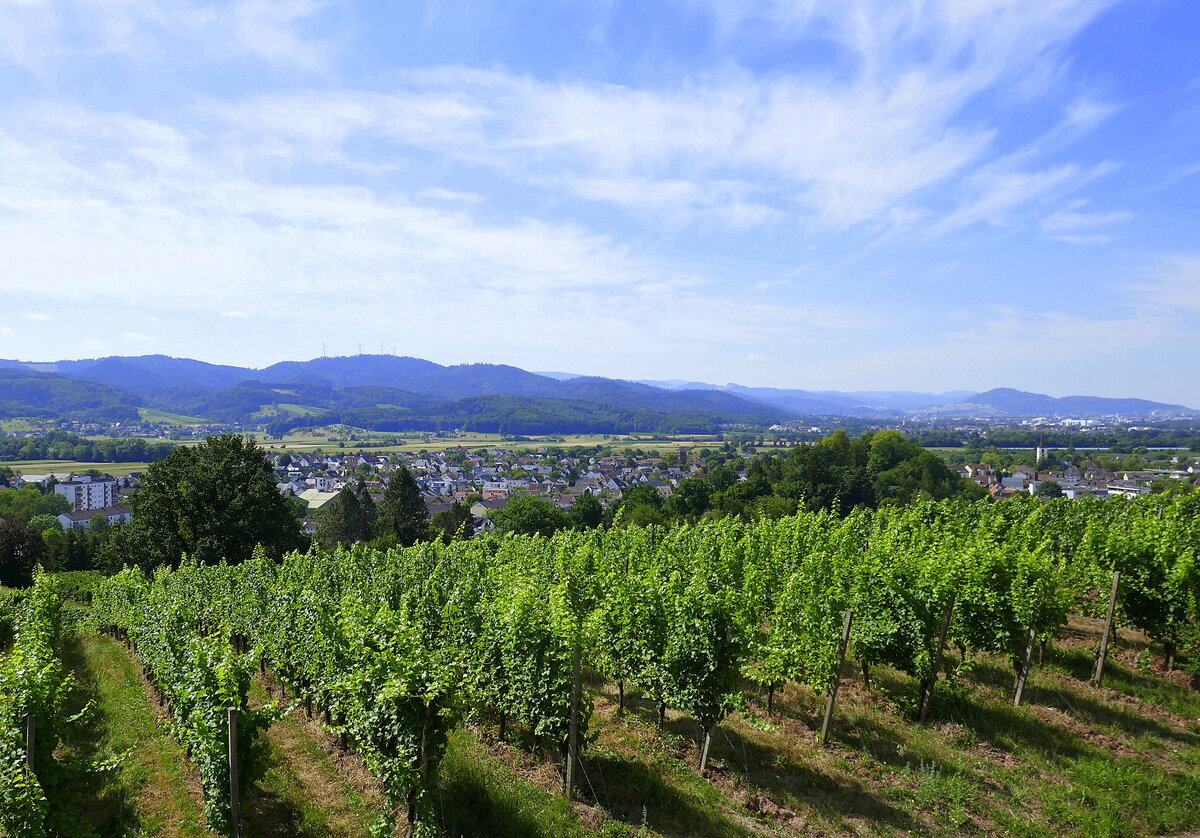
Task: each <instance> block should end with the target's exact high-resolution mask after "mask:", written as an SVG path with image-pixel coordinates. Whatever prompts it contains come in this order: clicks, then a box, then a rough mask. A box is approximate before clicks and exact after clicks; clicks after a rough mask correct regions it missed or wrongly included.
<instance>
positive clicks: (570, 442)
mask: <svg viewBox="0 0 1200 838" xmlns="http://www.w3.org/2000/svg"><path fill="white" fill-rule="evenodd" d="M349 433H353V434H355V435H357V436H360V437H366V438H373V439H378V438H380V437H383V436H388V435H386V434H378V433H373V432H371V431H366V430H361V429H358V428H352V429H349V430H346V429H340V428H339V429H337V430H330V431H329V432H328V433H322V432H321V430H320V429H316V430H314V431H313V432H310V433H306V434H289V435H287V436H285V437H284V438H283V439H281V440H276V439H271V440H268V439H266V438H265V434H262V433H253V434H247V436H253V437H254V438H255V439H256V440H257V441H258V442H259V444H260V445H262V446H263V447H264V448H270V449H279V448H286V449H287V450H289V451H314V450H317V449H321V450H322V451H325V452H326V453H331V452H336V451H364V452H369V453H379V454H392V453H404V452H408V453H413V452H417V451H444V450H446V449H448V448H472V449H474V448H500V449H505V450H521V449H536V448H543V447H559V448H569V447H574V446H582V447H591V446H595V445H602V446H605V447H606V448H607V449H608V450H610V451H616V452H621V451H624V450H625V449H626V448H641V449H643V450H651V449H654V450H658V451H661V452H664V453H666V452H668V451H674V450H677V449H679V448H688V449H694V448H704V447H709V446H716V445H719V444H720V443H719V442H718V441H717V440H716V437H714V436H701V435H684V436H675V437H670V438H668V439H654V438H652V437H650V436H649V435H645V434H637V435H617V434H564V435H561V436H530V437H528V438H526V439H523V440H505V439H503V438H502V437H501V436H500V435H499V434H482V433H470V432H468V433H463V434H457V435H455V436H453V437H435V436H432V435H430V436H429V437H428V438H426V439H422V438H421V436H420V434H412V433H410V434H404V435H399V434H398V435H396V441H395V442H394V443H391V444H387V445H368V444H365V443H364V442H361V441H356V440H346V436H347V435H348V434H349ZM338 439H341V440H344V442H343V443H342V447H340V448H339V447H338V445H339V444H338V442H337V441H336V440H338Z"/></svg>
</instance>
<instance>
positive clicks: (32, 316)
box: [24, 312, 53, 321]
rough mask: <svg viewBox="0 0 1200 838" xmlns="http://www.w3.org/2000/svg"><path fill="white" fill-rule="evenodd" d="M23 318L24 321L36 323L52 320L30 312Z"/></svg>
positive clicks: (46, 316)
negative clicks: (35, 321) (34, 321)
mask: <svg viewBox="0 0 1200 838" xmlns="http://www.w3.org/2000/svg"><path fill="white" fill-rule="evenodd" d="M24 317H25V319H26V320H37V321H46V320H52V319H53V318H52V317H51V316H50V315H48V314H41V313H39V312H30V313H28V314H25V315H24Z"/></svg>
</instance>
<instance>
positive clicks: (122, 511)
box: [58, 504, 132, 521]
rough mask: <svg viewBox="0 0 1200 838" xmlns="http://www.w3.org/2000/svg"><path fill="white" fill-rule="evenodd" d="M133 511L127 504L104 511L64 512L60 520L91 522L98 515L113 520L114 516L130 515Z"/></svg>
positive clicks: (81, 510) (105, 508)
mask: <svg viewBox="0 0 1200 838" xmlns="http://www.w3.org/2000/svg"><path fill="white" fill-rule="evenodd" d="M131 513H132V509H131V508H130V507H129V506H126V505H125V504H121V505H120V506H106V507H104V508H103V509H80V510H78V511H77V512H63V513H61V514H59V516H58V517H59V518H62V517H64V516H65V517H66V518H67V520H69V521H90V520H92V519H93V518H95V517H96V516H97V515H103V516H104V517H106V518H112V517H113V516H114V515H129V514H131Z"/></svg>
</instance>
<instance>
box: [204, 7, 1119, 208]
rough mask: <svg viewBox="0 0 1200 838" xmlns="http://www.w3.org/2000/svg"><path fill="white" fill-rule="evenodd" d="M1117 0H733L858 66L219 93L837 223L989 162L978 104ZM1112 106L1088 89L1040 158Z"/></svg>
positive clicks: (549, 172)
mask: <svg viewBox="0 0 1200 838" xmlns="http://www.w3.org/2000/svg"><path fill="white" fill-rule="evenodd" d="M1113 2H1115V0H1051V1H1050V2H1041V3H1034V2H1029V0H1004V2H999V0H985V2H975V3H970V4H964V3H962V2H952V0H931V2H924V3H920V4H899V3H894V2H885V0H870V1H869V2H868V1H867V0H847V2H844V3H830V4H816V3H812V2H794V3H783V2H762V3H753V2H747V3H738V2H733V3H730V4H729V6H730V7H732V9H731V8H727V7H726V4H725V3H724V2H722V3H714V4H713V5H712V7H711V8H710V9H709V10H710V11H711V12H712V13H713V14H715V15H716V16H717V18H718V19H719V20H720V21H722V23H721V25H722V26H725V27H726V28H728V29H729V30H730V32H735V31H737V30H738V29H739V28H740V27H742V26H750V25H757V24H761V23H763V22H764V21H766V22H769V23H770V24H771V26H772V27H773V28H771V29H769V30H766V31H770V32H773V33H774V40H776V41H777V42H779V43H781V44H782V43H790V42H794V43H795V44H797V47H796V48H800V45H802V44H804V43H809V42H811V41H813V40H817V41H821V42H825V43H833V44H835V45H836V46H837V47H838V48H839V49H841V50H843V51H844V52H845V54H846V55H847V56H848V57H849V59H850V60H848V61H847V62H846V66H847V67H848V68H850V69H848V70H846V71H845V72H843V73H840V74H837V73H826V74H805V75H800V74H786V73H785V74H775V75H754V74H751V73H748V72H746V71H744V70H741V69H738V68H737V67H736V65H732V66H726V67H723V68H721V69H717V70H710V71H707V72H705V73H700V74H693V75H690V76H686V77H684V78H683V79H682V80H681V81H680V82H678V83H676V84H670V85H656V86H651V87H636V88H635V87H629V86H621V85H614V84H598V83H592V82H587V81H583V80H574V81H572V80H556V81H554V82H546V81H541V80H538V79H535V78H532V77H529V76H524V75H517V74H513V73H508V72H505V71H503V70H497V69H493V70H480V69H477V68H472V67H463V66H444V67H437V68H424V69H417V70H410V71H407V72H403V73H400V74H398V75H396V76H395V77H394V78H395V85H394V87H393V88H392V89H391V90H389V91H385V92H379V91H372V92H351V91H345V90H342V91H327V90H326V91H310V92H301V93H297V92H288V93H283V94H266V95H263V96H260V97H255V98H253V99H249V100H246V101H243V102H239V103H236V104H229V103H223V102H212V103H211V104H210V105H209V106H208V108H207V109H206V111H207V114H208V115H209V116H211V117H213V118H215V119H217V120H218V121H219V122H220V123H223V124H224V125H226V126H227V127H228V131H229V132H231V133H232V134H233V135H234V136H235V137H236V138H239V139H240V143H237V144H238V145H241V146H244V147H247V148H248V149H249V150H250V151H251V153H254V151H255V146H257V147H258V150H259V151H261V153H263V154H268V155H274V156H275V157H276V158H277V159H287V157H288V156H290V155H296V154H300V155H302V156H303V158H305V159H311V160H315V161H320V162H336V163H339V164H341V165H346V166H359V167H365V168H373V167H377V166H378V165H379V162H378V161H377V160H374V159H370V160H368V159H364V158H362V157H361V155H357V154H356V153H355V152H354V151H353V150H352V149H353V148H354V142H353V141H355V140H358V139H363V140H372V139H376V140H379V139H386V140H387V141H389V142H393V143H398V144H400V145H401V146H405V147H409V148H415V149H420V150H422V151H424V152H428V153H433V154H436V155H439V156H444V157H448V158H451V159H454V160H457V161H460V162H463V163H467V164H470V165H483V166H487V167H489V168H491V169H492V170H493V171H495V172H498V173H500V174H502V175H504V176H506V177H510V178H513V179H517V180H519V181H521V182H522V183H525V184H529V185H536V186H540V187H543V188H546V189H550V190H555V191H559V192H565V193H567V194H570V195H572V196H574V197H576V198H582V199H584V200H588V201H595V202H601V203H609V204H613V205H615V206H618V207H621V208H623V209H625V210H630V211H634V212H636V213H639V214H658V215H661V216H662V217H664V218H665V219H666V220H667V221H668V222H670V223H672V224H678V223H681V222H682V223H686V222H687V221H690V220H693V219H695V220H712V221H715V222H717V223H721V224H724V225H727V226H730V227H732V228H735V229H745V228H748V227H753V226H757V225H760V224H764V223H770V222H775V221H777V220H779V219H780V218H781V217H783V216H785V215H791V214H795V213H796V212H797V211H799V212H800V213H801V216H802V217H803V218H805V219H807V220H809V221H814V222H817V223H819V224H821V225H823V226H825V227H834V228H840V227H845V226H848V225H854V224H858V223H862V222H867V221H884V222H887V223H891V221H892V218H891V216H892V214H894V213H897V212H911V211H912V210H911V208H910V207H908V206H907V205H908V204H910V203H911V202H914V201H920V200H921V196H922V193H923V192H924V191H925V190H927V189H929V188H930V187H933V186H935V185H937V184H941V183H944V182H946V181H947V180H948V179H950V180H953V179H957V178H962V177H982V176H984V175H980V174H976V169H978V167H979V166H980V165H983V164H986V163H988V162H989V158H994V155H993V149H994V144H995V140H996V135H997V132H998V124H990V123H989V121H988V120H986V119H982V120H981V119H978V118H973V119H965V118H963V113H964V110H965V109H966V107H967V106H968V105H969V104H970V103H972V102H973V101H974V99H975V98H976V97H978V96H979V95H981V94H983V93H985V92H988V91H993V90H995V89H996V88H997V86H998V85H1000V84H1001V83H1002V82H1006V81H1010V82H1011V81H1013V80H1016V79H1022V78H1028V77H1030V76H1031V75H1033V74H1035V70H1039V69H1045V70H1046V71H1047V72H1052V71H1054V70H1055V69H1056V68H1058V67H1060V65H1061V63H1062V59H1061V56H1060V52H1059V51H1060V50H1061V48H1063V47H1064V45H1065V44H1066V43H1067V42H1069V40H1070V39H1071V37H1073V36H1074V35H1075V33H1077V32H1078V31H1079V29H1080V28H1082V27H1083V26H1084V25H1085V24H1086V23H1087V22H1088V21H1089V20H1091V19H1092V17H1094V16H1095V14H1097V13H1098V12H1099V11H1100V10H1102V9H1104V8H1106V7H1107V6H1110V5H1112V4H1113ZM703 5H706V6H707V5H708V4H703ZM756 31H758V32H759V33H760V34H761V31H763V30H756ZM1040 93H1042V94H1045V93H1046V91H1040ZM1114 110H1115V107H1114V106H1113V105H1111V104H1109V103H1105V102H1102V101H1100V100H1098V99H1096V98H1093V97H1089V96H1087V95H1086V94H1084V95H1080V96H1078V97H1077V98H1076V99H1075V100H1073V101H1072V102H1070V103H1069V104H1068V105H1067V106H1066V110H1065V115H1064V118H1063V120H1062V121H1061V122H1060V123H1059V125H1058V127H1057V128H1056V129H1055V131H1053V132H1051V133H1050V134H1047V135H1046V136H1044V137H1043V138H1041V140H1040V141H1039V143H1038V144H1037V146H1036V148H1035V147H1031V148H1030V149H1028V150H1027V155H1026V156H1027V157H1028V158H1031V159H1030V160H1029V161H1027V162H1032V158H1035V157H1036V156H1037V155H1042V154H1046V153H1049V152H1053V151H1058V150H1060V149H1061V148H1062V147H1063V146H1064V145H1066V144H1068V143H1070V142H1072V141H1074V140H1075V139H1078V138H1079V137H1080V136H1082V135H1084V134H1086V133H1088V132H1090V131H1092V130H1094V129H1095V128H1096V127H1097V126H1098V125H1099V124H1101V123H1102V122H1103V121H1104V120H1105V119H1107V118H1108V117H1109V116H1110V115H1111V114H1112V113H1113V112H1114ZM251 138H254V139H253V140H252V139H251ZM1014 165H1015V161H1010V168H1011V167H1013V166H1014ZM1025 168H1029V166H1028V165H1026V166H1025ZM1025 177H1026V179H1027V180H1028V179H1036V178H1038V177H1039V173H1037V172H1032V173H1029V174H1027V175H1025ZM768 184H769V186H768ZM997 188H1000V189H1004V188H1005V187H1004V186H1003V185H998V187H997ZM969 215H970V213H969V212H968V213H964V214H961V215H960V220H961V219H964V218H966V217H968V216H969ZM956 223H957V222H956Z"/></svg>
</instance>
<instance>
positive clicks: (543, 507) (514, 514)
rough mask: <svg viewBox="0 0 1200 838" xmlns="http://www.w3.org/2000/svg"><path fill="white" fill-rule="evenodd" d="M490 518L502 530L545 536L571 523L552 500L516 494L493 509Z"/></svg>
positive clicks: (568, 517)
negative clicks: (506, 502)
mask: <svg viewBox="0 0 1200 838" xmlns="http://www.w3.org/2000/svg"><path fill="white" fill-rule="evenodd" d="M491 519H492V520H493V521H494V522H495V523H496V527H497V528H498V529H500V530H502V531H504V532H515V533H520V534H522V535H535V534H536V535H544V536H546V537H547V538H548V537H550V536H552V535H554V533H555V532H557V531H558V530H562V529H566V528H567V527H569V526H570V525H571V518H570V516H568V515H567V513H566V512H563V511H562V510H561V509H559V508H558V507H557V506H555V505H554V503H553V502H551V501H548V500H545V499H543V498H535V497H533V496H532V495H518V496H517V497H515V498H513V499H512V500H510V501H509V502H508V504H507V505H506V506H505V507H504V508H503V509H496V510H494V511H493V512H492V514H491Z"/></svg>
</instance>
